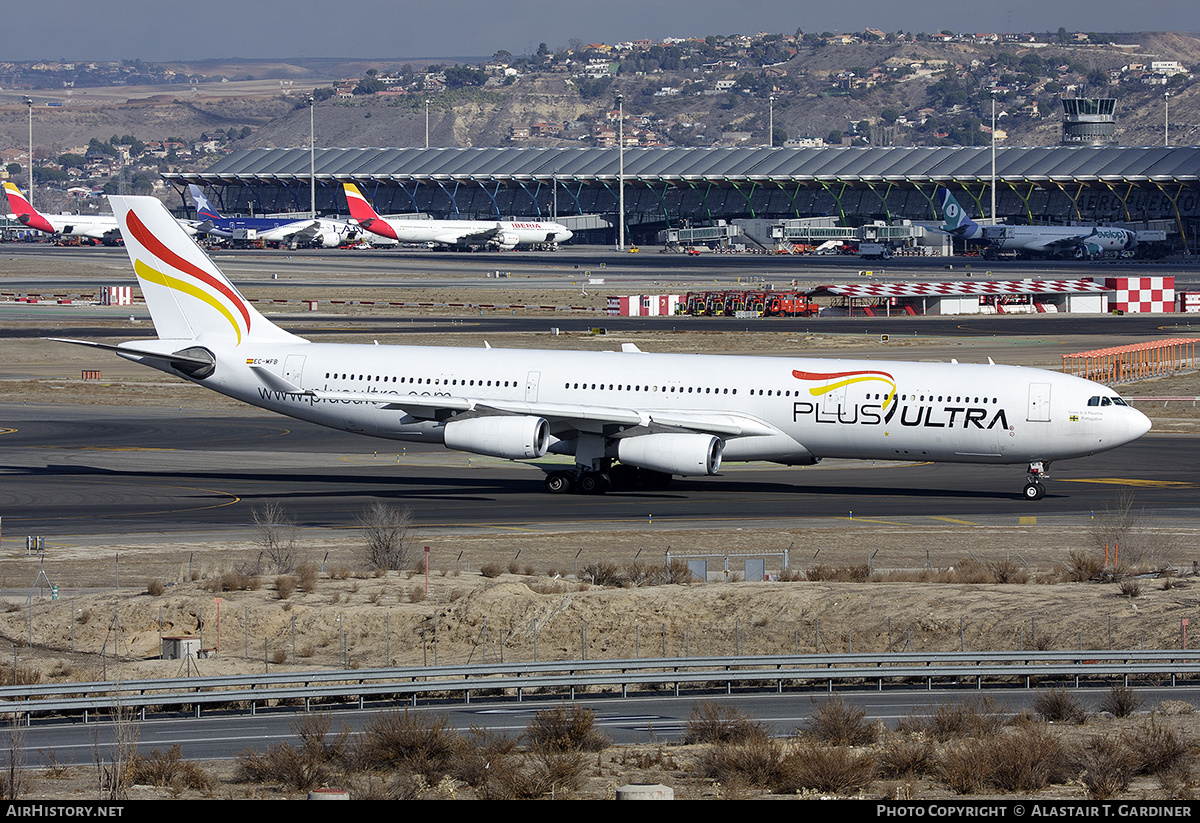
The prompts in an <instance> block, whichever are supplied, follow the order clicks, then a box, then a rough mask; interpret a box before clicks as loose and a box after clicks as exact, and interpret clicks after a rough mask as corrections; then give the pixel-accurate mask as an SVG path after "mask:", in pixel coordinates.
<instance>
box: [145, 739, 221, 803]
mask: <svg viewBox="0 0 1200 823" xmlns="http://www.w3.org/2000/svg"><path fill="white" fill-rule="evenodd" d="M128 779H129V784H130V785H147V786H163V787H169V788H171V789H174V790H175V791H182V790H184V789H197V790H199V791H203V792H210V791H212V790H213V789H214V788H215V787H216V780H214V779H213V778H212V777H211V776H210V775H209V774H208V772H206V771H204V769H203V768H201V767H200V766H199V765H198V764H196V763H193V762H192V761H190V760H185V759H184V757H183V749H182V748H181V747H180V745H179V744H178V743H176V744H175V745H173V746H172V747H171V748H170V749H169V750H167V751H166V752H162V751H159V750H158V749H154V750H153V751H151V752H150V753H149V754H145V755H142V754H137V753H135V754H134V755H133V757H132V758H131V759H130V761H129V771H128Z"/></svg>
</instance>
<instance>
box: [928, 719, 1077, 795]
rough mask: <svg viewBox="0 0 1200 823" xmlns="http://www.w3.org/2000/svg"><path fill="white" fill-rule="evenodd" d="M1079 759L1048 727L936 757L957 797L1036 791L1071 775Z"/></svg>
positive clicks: (955, 747)
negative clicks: (1070, 769) (962, 795)
mask: <svg viewBox="0 0 1200 823" xmlns="http://www.w3.org/2000/svg"><path fill="white" fill-rule="evenodd" d="M1074 759H1075V758H1071V757H1069V752H1068V751H1067V749H1066V747H1065V746H1064V745H1063V744H1062V742H1061V741H1060V740H1059V739H1058V738H1057V737H1056V736H1055V735H1054V734H1052V733H1051V732H1050V731H1048V730H1047V729H1046V727H1044V726H1042V725H1040V724H1029V725H1026V726H1024V727H1022V728H1020V729H1015V730H1010V731H1008V732H1006V733H1003V734H997V735H991V736H989V737H986V738H972V739H968V740H961V741H958V742H956V743H954V744H952V745H950V746H947V747H946V748H945V749H944V750H943V751H942V753H941V754H940V755H939V756H938V758H937V765H936V769H935V771H936V773H937V776H938V778H939V779H940V780H941V781H942V782H943V783H945V784H946V785H947V786H948V787H949V788H950V789H951V790H952V791H954V792H955V793H956V794H960V795H961V794H982V793H984V792H985V791H992V792H1022V793H1026V792H1035V791H1039V790H1041V789H1043V788H1045V787H1046V786H1048V785H1050V784H1051V783H1060V782H1062V781H1064V780H1066V779H1067V778H1068V777H1069V774H1068V768H1069V764H1070V762H1071V761H1072V760H1074Z"/></svg>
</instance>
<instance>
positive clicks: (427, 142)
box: [425, 97, 429, 148]
mask: <svg viewBox="0 0 1200 823" xmlns="http://www.w3.org/2000/svg"><path fill="white" fill-rule="evenodd" d="M425 148H429V98H428V97H426V98H425Z"/></svg>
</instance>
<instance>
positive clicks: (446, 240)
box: [433, 225, 500, 246]
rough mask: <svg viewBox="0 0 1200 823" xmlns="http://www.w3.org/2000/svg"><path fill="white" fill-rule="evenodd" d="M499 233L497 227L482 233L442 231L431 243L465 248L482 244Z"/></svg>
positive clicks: (498, 227)
mask: <svg viewBox="0 0 1200 823" xmlns="http://www.w3.org/2000/svg"><path fill="white" fill-rule="evenodd" d="M499 233H500V226H499V225H497V226H495V227H494V228H490V229H485V230H483V231H459V232H452V231H444V232H442V233H441V234H439V235H437V236H436V237H434V238H433V242H434V243H442V244H443V245H447V246H466V245H470V244H472V243H475V244H482V243H486V242H488V241H489V240H491V239H492V238H494V237H495V236H496V235H497V234H499Z"/></svg>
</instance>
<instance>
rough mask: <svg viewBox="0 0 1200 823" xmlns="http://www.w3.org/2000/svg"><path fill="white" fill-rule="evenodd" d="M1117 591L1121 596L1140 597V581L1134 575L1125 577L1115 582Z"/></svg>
mask: <svg viewBox="0 0 1200 823" xmlns="http://www.w3.org/2000/svg"><path fill="white" fill-rule="evenodd" d="M1117 591H1118V592H1120V593H1121V596H1122V597H1130V598H1132V597H1140V596H1141V594H1142V583H1141V581H1140V580H1138V579H1137V578H1136V577H1126V578H1125V579H1124V580H1122V581H1121V582H1120V583H1118V584H1117Z"/></svg>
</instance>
